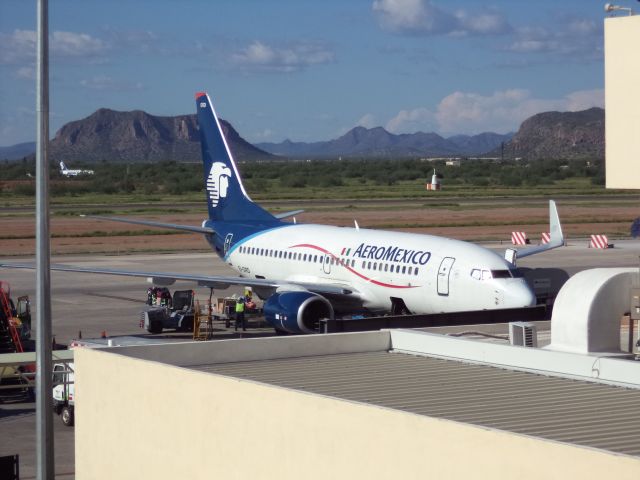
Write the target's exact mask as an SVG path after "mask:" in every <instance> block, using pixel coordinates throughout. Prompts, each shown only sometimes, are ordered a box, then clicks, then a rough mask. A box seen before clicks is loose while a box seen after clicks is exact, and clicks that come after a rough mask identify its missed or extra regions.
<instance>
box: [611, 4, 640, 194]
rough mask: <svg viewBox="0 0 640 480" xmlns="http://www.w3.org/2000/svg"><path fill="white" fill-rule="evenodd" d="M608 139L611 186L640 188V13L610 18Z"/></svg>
mask: <svg viewBox="0 0 640 480" xmlns="http://www.w3.org/2000/svg"><path fill="white" fill-rule="evenodd" d="M604 36H605V42H604V44H605V82H604V83H605V109H606V119H605V132H606V133H605V137H606V138H605V140H606V167H607V169H606V176H607V188H633V189H637V188H640V88H639V87H640V60H639V57H638V48H639V46H640V15H636V16H631V17H627V16H623V17H614V18H607V19H606V20H605V22H604Z"/></svg>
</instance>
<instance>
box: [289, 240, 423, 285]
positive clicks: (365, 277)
mask: <svg viewBox="0 0 640 480" xmlns="http://www.w3.org/2000/svg"><path fill="white" fill-rule="evenodd" d="M302 247H307V248H313V249H314V250H318V251H320V252H322V253H324V254H326V255H331V257H332V258H334V259H335V260H336V262H340V264H341V265H342V266H343V267H344V268H346V269H347V270H349V271H350V272H351V273H353V274H354V275H357V276H358V277H360V278H362V279H363V280H366V281H367V282H371V283H373V284H375V285H380V286H381V287H387V288H418V287H419V285H393V284H391V283H384V282H379V281H378V280H374V279H372V278H369V277H367V276H365V275H362V274H361V273H359V272H357V271H355V270H354V269H353V268H351V267H350V266H349V265H345V264H344V262H341V260H340V258H338V257H336V256H335V255H334V254H333V253H331V252H330V251H328V250H325V249H324V248H322V247H318V246H317V245H311V244H310V243H300V244H298V245H291V246H290V247H289V248H302Z"/></svg>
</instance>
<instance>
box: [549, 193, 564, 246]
mask: <svg viewBox="0 0 640 480" xmlns="http://www.w3.org/2000/svg"><path fill="white" fill-rule="evenodd" d="M549 232H550V233H551V241H550V242H549V243H550V244H552V245H554V248H555V247H561V246H563V245H564V235H563V234H562V225H561V224H560V217H559V216H558V209H557V208H556V202H555V201H554V200H549Z"/></svg>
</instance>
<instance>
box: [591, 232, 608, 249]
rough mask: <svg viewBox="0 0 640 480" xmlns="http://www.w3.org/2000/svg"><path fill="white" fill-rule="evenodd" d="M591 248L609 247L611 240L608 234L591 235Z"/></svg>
mask: <svg viewBox="0 0 640 480" xmlns="http://www.w3.org/2000/svg"><path fill="white" fill-rule="evenodd" d="M589 248H609V240H608V239H607V236H606V235H591V242H589Z"/></svg>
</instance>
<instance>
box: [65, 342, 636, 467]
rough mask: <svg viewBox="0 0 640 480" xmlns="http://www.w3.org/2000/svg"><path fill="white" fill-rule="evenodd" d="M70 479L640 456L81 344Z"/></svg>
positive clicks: (567, 463)
mask: <svg viewBox="0 0 640 480" xmlns="http://www.w3.org/2000/svg"><path fill="white" fill-rule="evenodd" d="M75 360H76V361H75V366H76V382H77V384H76V392H77V393H76V395H77V396H76V398H77V410H76V427H75V428H76V478H78V479H80V480H84V479H91V480H97V479H103V478H104V479H113V478H118V479H136V480H137V479H139V478H153V479H165V478H166V479H175V478H188V479H205V478H206V479H211V478H224V479H267V478H276V479H278V480H285V479H296V480H298V479H300V478H304V479H322V480H326V479H327V478H336V479H338V478H367V479H383V478H384V479H388V478H407V479H412V478H415V479H418V478H419V479H424V478H447V479H456V478H461V479H465V480H468V479H469V478H474V479H476V480H477V479H485V478H486V479H500V478H505V479H513V478H518V479H525V480H526V479H536V480H537V479H539V478H548V479H566V478H581V479H591V478H593V479H596V478H597V479H602V478H616V479H618V480H624V479H634V480H636V479H637V478H638V477H639V475H640V460H638V459H637V458H631V457H625V456H618V455H613V454H608V453H605V452H600V451H595V450H590V449H587V448H578V447H573V446H568V445H564V444H559V443H554V442H549V441H542V440H538V439H533V438H529V437H524V436H519V435H513V434H509V433H505V432H499V431H494V430H488V429H484V428H479V427H474V426H470V425H464V424H459V423H455V422H450V421H445V420H438V419H433V418H427V417H422V416H416V415H413V414H408V413H404V412H399V411H393V410H389V409H384V408H379V407H372V406H366V405H361V404H356V403H352V402H347V401H341V400H335V399H332V398H328V397H323V396H318V395H312V394H307V393H303V392H297V391H292V390H287V389H284V388H277V387H271V386H266V385H261V384H258V383H255V382H250V381H242V380H238V379H233V378H226V377H222V376H218V375H211V374H207V373H203V372H197V371H193V370H186V369H183V368H180V367H176V366H170V365H163V364H161V363H158V362H153V361H148V360H143V359H136V358H131V357H126V356H123V355H118V354H115V353H113V350H112V351H99V350H89V349H79V350H77V352H76V357H75Z"/></svg>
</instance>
